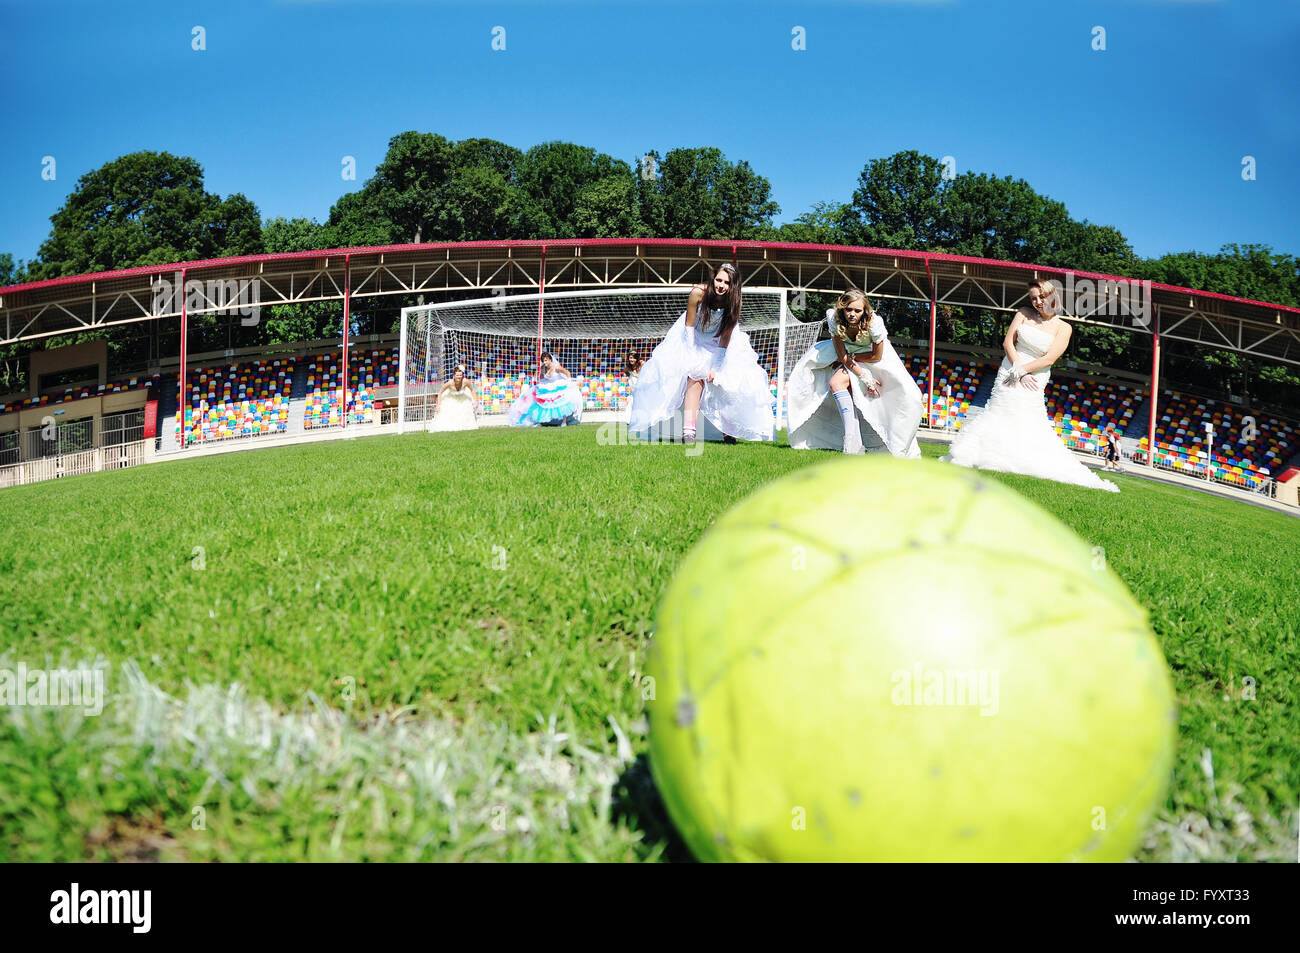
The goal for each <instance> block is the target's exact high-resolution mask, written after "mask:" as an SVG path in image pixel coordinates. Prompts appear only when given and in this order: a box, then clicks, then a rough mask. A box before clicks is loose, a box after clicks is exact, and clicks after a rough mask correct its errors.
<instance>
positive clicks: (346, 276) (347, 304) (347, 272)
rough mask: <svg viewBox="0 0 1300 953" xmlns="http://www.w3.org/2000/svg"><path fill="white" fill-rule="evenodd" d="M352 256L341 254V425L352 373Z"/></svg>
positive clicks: (345, 409) (346, 416) (346, 411)
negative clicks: (350, 345) (350, 336)
mask: <svg viewBox="0 0 1300 953" xmlns="http://www.w3.org/2000/svg"><path fill="white" fill-rule="evenodd" d="M351 304H352V256H351V255H344V256H343V426H344V427H347V425H348V384H349V383H350V381H351V380H352V375H351V374H350V373H349V369H348V326H349V325H350V324H351V323H352V314H351Z"/></svg>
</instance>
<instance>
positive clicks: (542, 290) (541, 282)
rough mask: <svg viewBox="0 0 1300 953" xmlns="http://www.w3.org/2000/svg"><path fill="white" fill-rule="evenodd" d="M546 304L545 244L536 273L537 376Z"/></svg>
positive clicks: (540, 369)
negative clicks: (543, 312) (543, 314)
mask: <svg viewBox="0 0 1300 953" xmlns="http://www.w3.org/2000/svg"><path fill="white" fill-rule="evenodd" d="M545 306H546V246H545V245H543V246H542V267H541V270H540V271H539V272H538V273H537V375H536V376H537V377H541V376H542V311H543V309H544V308H545Z"/></svg>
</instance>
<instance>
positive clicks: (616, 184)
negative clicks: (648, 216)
mask: <svg viewBox="0 0 1300 953" xmlns="http://www.w3.org/2000/svg"><path fill="white" fill-rule="evenodd" d="M570 234H571V235H572V236H573V237H574V238H637V237H639V236H642V235H645V234H646V229H645V226H644V224H643V223H642V222H641V216H640V213H639V211H638V205H637V186H636V182H635V181H634V180H633V178H632V176H631V175H611V176H606V177H605V178H603V179H599V180H597V181H595V182H592V183H591V184H589V185H586V186H584V187H583V189H582V191H581V192H579V193H578V196H577V198H576V199H575V200H574V203H573V215H572V217H571V219H570Z"/></svg>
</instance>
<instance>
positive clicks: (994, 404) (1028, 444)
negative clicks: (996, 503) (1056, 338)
mask: <svg viewBox="0 0 1300 953" xmlns="http://www.w3.org/2000/svg"><path fill="white" fill-rule="evenodd" d="M1010 369H1011V362H1010V361H1008V360H1007V359H1006V358H1003V359H1002V366H1001V367H1000V368H998V378H997V382H996V383H995V384H994V385H993V394H992V395H991V396H990V397H989V402H988V403H987V404H986V405H985V406H984V410H983V412H981V413H980V414H979V415H978V416H976V417H974V418H969V419H967V421H966V423H965V425H964V426H963V427H962V428H961V431H960V432H959V433H958V434H957V437H956V439H954V440H953V442H952V446H951V447H950V448H949V449H948V455H947V456H945V457H943V458H942V459H943V460H946V461H947V462H949V463H955V464H957V466H959V467H976V468H978V469H980V470H998V471H1001V472H1003V473H1023V474H1025V475H1026V476H1033V477H1040V478H1042V479H1044V480H1056V481H1057V482H1058V483H1073V484H1075V485H1077V486H1086V487H1090V488H1091V489H1094V490H1106V491H1107V492H1109V493H1118V492H1119V487H1117V486H1116V485H1115V484H1114V483H1111V482H1110V481H1109V480H1103V479H1102V478H1101V477H1099V476H1097V474H1095V473H1093V472H1092V471H1091V470H1089V469H1088V468H1087V467H1086V466H1084V465H1083V464H1082V463H1081V462H1079V460H1078V458H1076V457H1075V455H1074V454H1073V453H1071V452H1070V448H1069V447H1067V446H1066V445H1065V444H1064V443H1063V442H1062V440H1061V438H1060V437H1059V436H1057V433H1056V430H1055V429H1054V428H1053V427H1052V422H1051V420H1049V419H1048V416H1047V406H1046V404H1045V402H1044V400H1045V390H1046V387H1047V381H1048V379H1049V377H1050V376H1051V375H1050V372H1049V371H1048V370H1047V369H1046V368H1044V369H1043V370H1040V371H1035V372H1034V376H1035V377H1037V378H1038V380H1039V388H1038V390H1030V389H1028V388H1027V387H1024V386H1022V385H1021V384H1019V383H1015V384H1004V383H1003V381H1004V380H1006V378H1007V372H1008V371H1010Z"/></svg>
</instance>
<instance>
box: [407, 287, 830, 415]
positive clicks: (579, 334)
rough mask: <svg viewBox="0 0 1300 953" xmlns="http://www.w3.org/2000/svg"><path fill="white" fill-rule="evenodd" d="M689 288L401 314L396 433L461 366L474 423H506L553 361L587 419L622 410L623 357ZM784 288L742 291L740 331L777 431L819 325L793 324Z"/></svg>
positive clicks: (570, 294) (583, 293)
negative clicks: (573, 385) (570, 380)
mask: <svg viewBox="0 0 1300 953" xmlns="http://www.w3.org/2000/svg"><path fill="white" fill-rule="evenodd" d="M690 289H691V286H690V285H681V286H662V285H660V286H656V287H650V288H645V287H635V288H598V289H584V290H580V291H548V292H546V293H544V294H523V295H506V294H494V295H492V296H490V297H481V298H475V299H471V300H468V301H444V302H440V303H436V304H425V305H416V306H412V307H408V308H403V309H402V318H401V333H400V344H399V355H400V361H399V368H398V378H397V381H398V397H397V403H398V413H397V420H398V429H399V432H402V431H403V430H404V429H405V426H406V424H407V423H408V422H425V423H427V421H429V420H430V419H431V418H432V416H433V409H434V401H435V398H436V395H437V392H438V390H439V388H441V387H442V385H443V384H444V383H445V382H446V381H448V380H450V379H451V375H452V371H453V369H454V368H455V366H456V365H457V364H464V365H465V368H466V376H467V378H468V379H469V380H470V382H471V383H472V384H473V385H474V388H475V393H476V395H477V397H478V399H479V405H480V413H484V414H496V413H505V411H506V409H507V408H508V407H509V406H510V404H511V403H512V402H513V401H514V399H515V398H516V397H517V396H518V395H519V393H520V391H521V390H522V388H523V387H524V386H526V385H527V383H528V382H529V381H531V380H532V379H534V378H535V376H536V374H537V373H538V366H539V360H540V356H541V354H542V352H543V351H546V352H550V353H551V354H553V355H554V356H555V357H556V359H557V360H559V362H560V363H561V364H563V365H564V367H565V368H566V369H567V370H568V371H569V372H570V373H571V374H572V375H573V376H574V378H575V379H576V380H577V381H578V383H579V386H580V387H581V388H582V391H583V396H584V398H585V403H586V409H587V410H612V411H619V410H623V409H625V408H626V406H627V400H628V396H629V395H628V390H627V371H626V367H625V363H624V362H625V360H626V357H627V355H628V353H629V352H633V351H634V352H636V353H637V354H638V355H639V356H640V357H641V358H642V359H645V358H647V357H649V356H650V352H651V351H652V350H653V349H654V347H655V345H656V344H658V343H659V342H660V341H662V340H663V338H664V335H666V334H667V333H668V330H669V329H670V328H671V327H672V325H673V322H675V321H676V320H677V318H678V316H679V315H680V314H681V313H682V312H683V311H685V310H686V300H687V296H688V295H689V294H690ZM786 296H787V291H786V289H784V288H745V289H744V297H743V298H742V304H741V316H740V327H741V328H742V329H743V330H744V331H745V332H746V333H748V334H749V337H750V342H751V343H752V344H753V346H754V350H755V351H756V352H757V353H758V356H759V360H760V362H761V363H762V364H763V365H764V367H765V369H766V370H767V372H768V376H769V377H770V378H771V379H772V381H773V384H774V394H773V401H774V403H773V409H774V411H775V413H776V420H777V427H778V429H779V428H781V427H782V426H784V420H785V391H786V382H787V379H788V377H789V374H790V371H791V369H792V368H793V366H794V363H795V362H796V361H797V360H798V359H799V356H800V355H801V354H802V353H803V352H804V351H805V350H806V349H807V348H808V347H809V345H811V344H812V343H813V342H814V341H815V340H816V339H817V335H818V333H819V331H820V330H821V329H822V327H823V324H822V323H821V322H813V323H804V322H801V321H798V320H797V319H795V318H794V317H793V316H792V315H791V314H790V310H789V307H788V303H787V299H786Z"/></svg>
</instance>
